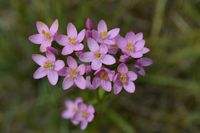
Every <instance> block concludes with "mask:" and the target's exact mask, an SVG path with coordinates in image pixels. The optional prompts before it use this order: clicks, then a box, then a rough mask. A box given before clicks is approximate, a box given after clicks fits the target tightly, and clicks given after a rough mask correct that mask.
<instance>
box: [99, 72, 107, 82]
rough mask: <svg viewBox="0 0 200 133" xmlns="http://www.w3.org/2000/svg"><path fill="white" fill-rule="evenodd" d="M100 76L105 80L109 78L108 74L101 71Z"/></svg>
mask: <svg viewBox="0 0 200 133" xmlns="http://www.w3.org/2000/svg"><path fill="white" fill-rule="evenodd" d="M99 77H100V78H101V79H104V80H109V78H108V74H107V73H105V72H100V74H99Z"/></svg>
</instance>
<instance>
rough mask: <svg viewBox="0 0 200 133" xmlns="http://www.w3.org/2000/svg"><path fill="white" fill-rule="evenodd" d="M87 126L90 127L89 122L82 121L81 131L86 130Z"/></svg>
mask: <svg viewBox="0 0 200 133" xmlns="http://www.w3.org/2000/svg"><path fill="white" fill-rule="evenodd" d="M87 125H88V122H87V121H82V122H81V130H84V129H86V127H87Z"/></svg>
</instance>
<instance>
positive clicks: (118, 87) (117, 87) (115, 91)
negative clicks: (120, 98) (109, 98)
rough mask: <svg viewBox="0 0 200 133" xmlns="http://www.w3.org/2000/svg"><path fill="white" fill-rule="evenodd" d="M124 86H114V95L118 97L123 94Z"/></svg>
mask: <svg viewBox="0 0 200 133" xmlns="http://www.w3.org/2000/svg"><path fill="white" fill-rule="evenodd" d="M121 90H122V86H120V85H117V84H114V94H115V95H117V94H119V93H120V92H121Z"/></svg>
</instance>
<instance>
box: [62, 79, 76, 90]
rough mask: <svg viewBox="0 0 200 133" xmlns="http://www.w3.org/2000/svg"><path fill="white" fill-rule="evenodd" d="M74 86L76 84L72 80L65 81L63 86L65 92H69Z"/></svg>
mask: <svg viewBox="0 0 200 133" xmlns="http://www.w3.org/2000/svg"><path fill="white" fill-rule="evenodd" d="M73 84H74V81H73V79H71V78H65V79H64V81H63V84H62V86H63V89H64V90H67V89H69V88H70V87H71V86H72V85H73Z"/></svg>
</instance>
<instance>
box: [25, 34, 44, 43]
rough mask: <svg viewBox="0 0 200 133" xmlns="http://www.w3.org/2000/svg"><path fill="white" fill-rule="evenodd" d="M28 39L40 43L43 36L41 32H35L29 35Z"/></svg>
mask: <svg viewBox="0 0 200 133" xmlns="http://www.w3.org/2000/svg"><path fill="white" fill-rule="evenodd" d="M28 39H29V41H31V42H32V43H35V44H41V43H42V41H43V40H44V37H43V36H42V35H41V34H35V35H32V36H29V38H28Z"/></svg>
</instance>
